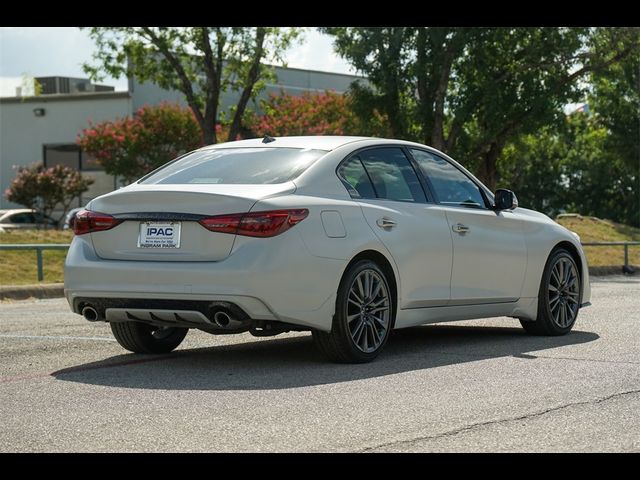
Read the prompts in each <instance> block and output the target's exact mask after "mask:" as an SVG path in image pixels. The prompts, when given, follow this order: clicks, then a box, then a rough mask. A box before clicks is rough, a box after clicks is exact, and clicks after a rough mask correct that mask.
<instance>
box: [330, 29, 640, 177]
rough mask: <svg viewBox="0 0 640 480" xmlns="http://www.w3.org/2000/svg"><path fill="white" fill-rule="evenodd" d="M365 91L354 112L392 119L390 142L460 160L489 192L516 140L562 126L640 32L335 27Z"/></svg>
mask: <svg viewBox="0 0 640 480" xmlns="http://www.w3.org/2000/svg"><path fill="white" fill-rule="evenodd" d="M322 30H323V31H324V32H326V33H329V34H330V35H333V37H334V39H335V42H334V45H335V48H336V49H337V51H338V53H339V54H340V55H342V56H343V57H344V58H345V59H347V60H348V61H349V62H350V63H351V64H352V65H353V66H354V67H355V68H356V69H357V70H358V71H359V72H361V73H362V74H364V75H365V76H366V77H367V78H368V84H362V83H360V84H358V85H354V87H353V91H354V96H355V102H356V105H357V106H358V107H357V109H358V111H359V112H360V114H361V115H363V116H366V115H367V114H368V113H369V112H370V111H372V110H373V109H374V108H375V109H378V110H379V111H380V112H382V113H383V114H385V115H386V117H387V118H388V121H389V124H390V125H389V126H390V129H391V131H392V132H393V135H394V136H396V137H399V138H405V139H411V140H417V141H421V142H424V143H427V144H430V145H432V146H434V147H435V148H438V149H440V150H443V151H445V152H447V153H450V154H452V155H454V156H455V157H456V158H457V159H459V160H460V161H462V162H463V163H465V164H466V165H467V166H469V167H470V168H472V169H473V170H475V171H476V173H477V174H478V176H479V177H480V178H481V180H483V181H484V182H485V183H486V184H487V185H488V186H489V187H491V188H493V187H495V185H496V184H497V182H498V181H499V172H498V171H497V161H498V158H499V157H500V154H501V153H502V151H503V149H504V147H505V146H506V145H507V144H508V143H509V142H510V141H512V140H514V139H515V138H517V137H518V136H519V135H524V134H529V133H533V132H536V131H537V130H538V129H540V128H542V127H544V126H546V125H551V124H554V123H557V122H559V121H561V119H562V118H563V116H564V113H563V107H564V106H565V105H566V104H567V103H569V102H572V101H577V100H579V99H582V98H583V97H584V94H585V90H586V89H587V85H588V83H587V81H586V80H587V79H588V78H587V77H588V75H589V74H595V73H604V72H607V71H608V70H609V69H611V68H615V66H617V65H621V62H623V61H624V60H625V59H627V58H629V57H630V56H632V55H633V54H634V52H638V51H639V49H640V29H639V28H635V27H634V28H631V27H629V28H614V29H612V28H558V27H543V28H509V27H496V28H471V27H329V28H323V29H322Z"/></svg>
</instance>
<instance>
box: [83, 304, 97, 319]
mask: <svg viewBox="0 0 640 480" xmlns="http://www.w3.org/2000/svg"><path fill="white" fill-rule="evenodd" d="M81 313H82V316H83V317H84V319H85V320H89V321H90V322H95V321H96V320H98V311H97V310H96V309H95V308H93V307H92V306H91V305H87V306H86V307H84V308H83V309H82V312H81Z"/></svg>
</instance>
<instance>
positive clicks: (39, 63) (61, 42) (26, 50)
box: [0, 27, 355, 97]
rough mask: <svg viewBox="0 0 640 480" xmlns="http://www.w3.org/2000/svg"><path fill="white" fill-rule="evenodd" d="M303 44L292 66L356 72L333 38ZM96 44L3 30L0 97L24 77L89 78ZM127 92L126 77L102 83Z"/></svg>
mask: <svg viewBox="0 0 640 480" xmlns="http://www.w3.org/2000/svg"><path fill="white" fill-rule="evenodd" d="M303 40H304V41H303V43H302V44H298V45H296V46H294V47H292V48H290V49H289V51H288V52H287V53H286V55H285V58H286V62H287V64H288V66H289V67H294V68H306V69H310V70H322V71H327V72H337V73H355V72H354V71H353V69H352V68H351V67H350V66H349V65H348V64H347V63H346V62H345V61H344V60H342V59H341V58H340V57H338V55H336V54H335V53H334V51H333V47H332V44H331V38H330V37H329V36H327V35H324V34H321V33H319V32H318V31H316V30H315V29H313V28H307V29H305V31H304V37H303ZM94 48H95V46H94V44H93V41H92V40H91V39H90V38H89V35H88V33H87V32H86V31H85V30H80V29H79V28H76V27H0V97H4V96H14V95H15V91H16V87H18V86H20V85H21V83H22V79H23V76H25V75H26V76H31V77H40V76H68V77H86V75H85V74H84V72H83V71H82V63H83V62H89V61H91V55H92V53H93V52H94ZM100 83H102V84H104V85H112V86H115V87H116V90H126V89H127V80H126V79H124V78H120V79H113V78H107V79H106V80H105V81H103V82H100Z"/></svg>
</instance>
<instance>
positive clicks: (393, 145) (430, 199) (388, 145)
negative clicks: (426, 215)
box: [335, 143, 436, 205]
mask: <svg viewBox="0 0 640 480" xmlns="http://www.w3.org/2000/svg"><path fill="white" fill-rule="evenodd" d="M406 147H407V146H406V145H404V144H398V143H381V144H379V145H368V146H366V147H360V148H358V149H356V150H354V151H353V152H351V153H349V154H348V155H347V156H346V157H344V158H343V159H342V160H340V162H338V165H337V166H336V169H335V174H336V176H337V177H338V180H340V182H341V183H342V184H343V185H344V187H345V188H346V190H347V193H349V196H350V197H351V198H352V199H353V200H374V201H378V200H379V201H385V202H399V203H413V204H417V205H427V204H434V203H436V202H435V201H434V197H433V196H432V195H431V191H430V190H429V187H428V186H427V185H425V182H424V179H423V178H422V172H420V171H419V170H417V169H416V166H417V165H416V162H415V160H414V158H413V157H412V156H411V155H409V154H408V152H407V151H406V150H407V149H406ZM379 148H397V149H399V150H400V151H402V153H403V154H404V156H405V157H406V158H407V160H408V161H409V165H411V168H412V169H413V173H414V174H415V175H416V178H417V179H418V183H419V184H420V188H421V189H422V192H423V193H424V197H425V199H426V201H425V202H422V201H411V200H394V199H390V198H381V197H379V196H378V191H377V190H376V187H375V185H374V183H373V180H371V175H370V174H369V171H368V170H367V167H365V165H364V163H363V162H362V159H360V158H358V161H359V162H360V165H362V168H363V169H364V171H365V173H366V174H367V178H368V179H369V183H371V186H372V187H373V191H374V193H375V194H376V196H375V198H365V197H361V196H360V195H359V194H358V196H354V195H353V192H356V193H357V191H356V190H355V189H354V188H353V187H352V186H351V185H350V184H349V182H347V181H346V180H345V178H344V177H343V176H342V175H340V173H339V170H340V168H341V167H342V164H343V163H346V162H347V161H349V160H350V159H351V158H352V157H354V156H356V155H360V154H361V153H362V152H364V151H366V150H375V149H379ZM407 186H408V187H409V185H408V184H407ZM425 186H426V187H427V188H425ZM409 188H411V187H409Z"/></svg>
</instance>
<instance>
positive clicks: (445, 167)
mask: <svg viewBox="0 0 640 480" xmlns="http://www.w3.org/2000/svg"><path fill="white" fill-rule="evenodd" d="M411 154H412V155H413V157H414V158H415V159H416V161H417V162H418V165H420V168H421V169H422V173H423V174H424V175H425V176H426V177H428V178H429V180H430V182H431V186H432V187H433V189H434V190H435V194H436V196H437V197H438V201H439V202H440V203H441V204H443V205H455V206H464V207H472V208H485V207H486V206H485V202H484V198H483V197H482V194H481V193H480V189H479V188H478V186H477V185H476V184H475V183H473V182H472V181H471V179H470V178H469V177H467V176H466V175H465V174H464V173H462V172H461V171H460V170H458V169H457V168H456V167H454V166H453V165H452V164H450V163H449V162H447V161H446V160H445V159H444V158H441V157H438V156H436V155H432V154H431V153H429V152H425V151H424V150H413V149H412V150H411Z"/></svg>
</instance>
